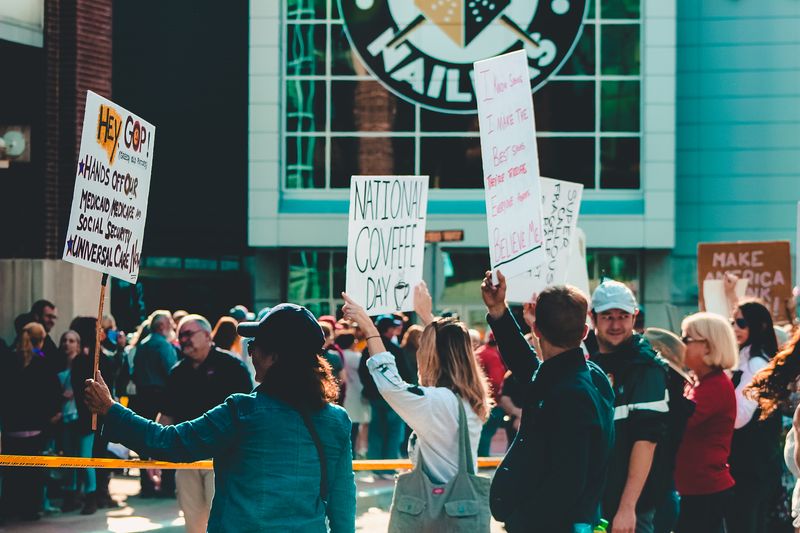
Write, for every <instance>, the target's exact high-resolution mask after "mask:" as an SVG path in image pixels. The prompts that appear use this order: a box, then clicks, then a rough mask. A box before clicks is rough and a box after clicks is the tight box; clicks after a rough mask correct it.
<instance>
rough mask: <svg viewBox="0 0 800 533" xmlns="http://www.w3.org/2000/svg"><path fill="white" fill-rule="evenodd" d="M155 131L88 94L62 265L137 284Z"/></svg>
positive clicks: (99, 97) (122, 110) (113, 106)
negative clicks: (73, 265) (108, 275)
mask: <svg viewBox="0 0 800 533" xmlns="http://www.w3.org/2000/svg"><path fill="white" fill-rule="evenodd" d="M155 131H156V129H155V127H154V126H153V125H152V124H150V123H149V122H147V121H145V120H143V119H141V118H140V117H138V116H136V115H134V114H133V113H131V112H129V111H128V110H126V109H124V108H122V107H120V106H119V105H117V104H115V103H114V102H112V101H110V100H107V99H106V98H103V97H102V96H100V95H98V94H95V93H93V92H91V91H89V92H88V93H87V95H86V111H85V114H84V118H83V132H82V134H81V148H80V152H79V159H78V168H77V173H76V179H75V190H74V193H73V196H72V210H71V213H70V218H69V226H67V228H68V229H67V239H66V243H65V245H64V253H63V256H62V259H64V261H69V262H70V263H74V264H76V265H81V266H84V267H87V268H91V269H92V270H97V271H99V272H102V273H104V274H110V275H112V276H114V277H116V278H119V279H122V280H125V281H128V282H130V283H135V282H136V279H137V277H138V276H139V263H140V262H141V254H142V242H143V241H144V228H145V220H146V219H147V196H148V193H149V191H150V173H151V171H152V163H153V145H154V140H155Z"/></svg>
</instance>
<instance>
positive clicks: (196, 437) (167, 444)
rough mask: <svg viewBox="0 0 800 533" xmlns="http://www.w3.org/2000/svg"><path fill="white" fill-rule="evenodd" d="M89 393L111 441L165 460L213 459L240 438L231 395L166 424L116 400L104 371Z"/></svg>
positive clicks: (88, 383)
mask: <svg viewBox="0 0 800 533" xmlns="http://www.w3.org/2000/svg"><path fill="white" fill-rule="evenodd" d="M85 394H86V404H87V406H88V407H89V409H90V410H91V411H92V412H94V413H98V414H100V415H103V416H104V417H105V427H104V428H103V434H104V435H105V436H107V437H108V439H109V440H110V441H111V442H118V443H120V444H124V445H125V446H127V447H128V448H131V449H133V450H135V451H137V452H139V453H140V454H144V455H149V456H151V457H154V458H156V459H159V460H162V461H173V462H193V461H199V460H201V459H210V458H212V457H215V456H217V455H219V454H221V453H222V452H224V451H225V450H227V449H229V448H230V447H231V446H232V444H233V442H234V440H235V439H236V435H237V431H236V429H237V428H236V423H235V421H236V419H237V416H236V415H237V413H236V404H235V402H234V401H233V400H232V399H231V398H228V399H227V400H226V401H225V403H223V404H222V405H218V406H217V407H215V408H213V409H211V410H210V411H208V412H206V413H205V414H203V415H202V416H200V417H199V418H196V419H194V420H189V421H187V422H183V423H181V424H178V425H176V426H162V425H161V424H156V423H155V422H152V421H150V420H147V419H146V418H142V417H141V416H138V415H137V414H135V413H134V412H133V411H131V410H130V409H127V408H125V407H123V406H122V405H120V404H119V403H117V402H115V401H114V400H113V398H112V397H111V394H110V393H109V391H108V387H107V386H106V384H105V382H104V381H103V377H102V376H101V375H100V372H98V373H97V375H96V380H93V379H87V380H86V388H85Z"/></svg>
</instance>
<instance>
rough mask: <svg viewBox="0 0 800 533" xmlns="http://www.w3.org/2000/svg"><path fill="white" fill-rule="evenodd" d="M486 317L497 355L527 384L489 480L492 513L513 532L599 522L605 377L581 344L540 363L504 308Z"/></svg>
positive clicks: (606, 452)
mask: <svg viewBox="0 0 800 533" xmlns="http://www.w3.org/2000/svg"><path fill="white" fill-rule="evenodd" d="M488 321H489V324H490V325H491V327H492V331H493V332H494V335H495V338H496V339H497V344H498V347H499V348H500V355H501V356H502V357H503V360H504V361H505V363H506V365H507V366H508V368H509V369H510V370H511V372H512V375H514V376H515V377H516V378H517V379H518V380H519V383H520V384H521V386H523V387H525V389H524V392H523V395H524V400H523V405H522V420H521V424H520V430H519V433H518V434H517V437H516V439H515V440H514V443H513V444H512V446H511V449H510V450H509V451H508V454H507V455H506V457H505V459H503V462H502V464H501V465H500V467H499V468H498V470H497V473H496V474H495V477H494V480H493V481H492V489H491V495H490V497H491V500H490V501H491V506H492V514H493V515H494V517H495V518H496V519H497V520H501V521H503V522H505V525H506V529H507V530H508V531H509V532H512V533H514V532H517V531H530V532H543V533H561V532H564V533H572V531H573V526H574V525H575V524H590V525H596V524H597V523H598V522H599V519H600V514H599V505H600V497H601V495H602V493H603V485H604V482H605V477H606V472H607V469H608V465H609V461H610V458H611V451H612V449H613V446H614V407H613V405H614V394H613V392H612V391H611V386H610V384H609V382H608V379H607V378H606V376H605V374H603V372H602V371H601V370H600V369H599V368H598V367H597V366H596V365H594V364H593V363H590V362H587V361H586V359H585V357H584V355H583V352H582V351H581V350H580V349H575V350H570V351H567V352H564V353H562V354H559V355H557V356H555V357H553V358H551V359H548V360H547V361H546V362H544V363H541V364H540V363H539V361H538V359H536V354H535V353H534V351H533V350H532V349H531V348H530V346H529V345H528V343H527V342H526V341H525V338H524V337H523V336H522V332H521V331H520V329H519V326H518V325H517V322H516V320H514V317H513V316H512V315H511V314H510V313H509V312H508V311H506V313H505V315H503V317H502V318H500V319H499V320H496V321H495V320H492V319H491V317H489V318H488Z"/></svg>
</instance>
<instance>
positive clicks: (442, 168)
mask: <svg viewBox="0 0 800 533" xmlns="http://www.w3.org/2000/svg"><path fill="white" fill-rule="evenodd" d="M481 165H482V163H481V141H480V139H479V138H478V137H423V138H422V139H420V173H421V174H427V175H429V176H430V187H431V188H434V189H482V188H483V167H482V166H481Z"/></svg>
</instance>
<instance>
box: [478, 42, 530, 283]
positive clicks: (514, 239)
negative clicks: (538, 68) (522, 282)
mask: <svg viewBox="0 0 800 533" xmlns="http://www.w3.org/2000/svg"><path fill="white" fill-rule="evenodd" d="M475 94H476V96H477V100H478V101H477V103H478V122H479V125H480V130H481V158H482V160H483V177H484V190H485V192H486V222H487V225H488V229H489V259H490V262H491V266H492V270H495V269H499V270H500V271H501V272H502V273H503V274H504V275H505V276H506V278H512V277H514V276H517V275H519V274H521V273H523V272H528V271H530V270H532V269H533V268H535V267H536V265H538V264H539V263H541V262H542V260H544V252H543V248H542V247H543V242H544V236H543V233H542V213H541V201H540V199H541V197H542V194H541V188H540V185H539V155H538V151H537V147H536V124H535V123H534V117H533V97H532V95H531V84H530V75H529V72H528V58H527V56H526V55H525V52H524V51H522V50H519V51H516V52H511V53H509V54H504V55H501V56H497V57H493V58H491V59H486V60H483V61H477V62H475Z"/></svg>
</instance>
